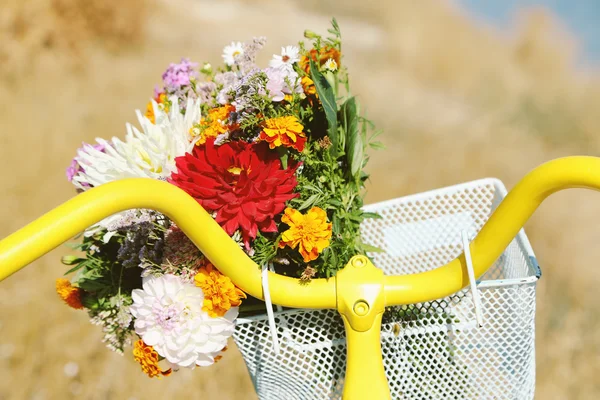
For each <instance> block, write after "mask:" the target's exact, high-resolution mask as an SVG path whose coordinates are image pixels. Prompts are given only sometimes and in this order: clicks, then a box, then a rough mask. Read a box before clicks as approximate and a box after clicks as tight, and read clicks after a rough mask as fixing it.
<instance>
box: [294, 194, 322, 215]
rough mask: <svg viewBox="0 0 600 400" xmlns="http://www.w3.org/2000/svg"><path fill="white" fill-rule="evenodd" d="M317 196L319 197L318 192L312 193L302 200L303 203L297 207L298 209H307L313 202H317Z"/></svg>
mask: <svg viewBox="0 0 600 400" xmlns="http://www.w3.org/2000/svg"><path fill="white" fill-rule="evenodd" d="M318 198H319V195H318V194H313V195H312V196H310V197H309V198H308V199H306V200H305V201H304V203H302V204H301V205H300V207H298V211H302V210H304V209H307V208H308V207H310V206H312V205H313V204H315V203H316V202H317V199H318Z"/></svg>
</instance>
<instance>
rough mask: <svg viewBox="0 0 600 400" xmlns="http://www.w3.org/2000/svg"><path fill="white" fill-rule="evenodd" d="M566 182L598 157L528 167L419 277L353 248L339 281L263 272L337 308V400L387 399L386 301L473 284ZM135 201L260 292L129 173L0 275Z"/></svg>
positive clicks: (300, 298)
mask: <svg viewBox="0 0 600 400" xmlns="http://www.w3.org/2000/svg"><path fill="white" fill-rule="evenodd" d="M568 188H590V189H596V190H600V158H594V157H567V158H562V159H557V160H554V161H550V162H548V163H546V164H543V165H541V166H539V167H537V168H536V169H534V170H533V171H532V172H530V173H529V174H528V175H527V176H525V178H523V179H522V180H521V181H520V182H519V183H518V184H517V185H516V186H515V187H514V188H513V189H512V190H511V191H510V192H509V193H508V195H507V196H506V197H505V198H504V200H503V201H502V202H501V203H500V204H499V205H498V207H497V209H496V210H495V211H494V212H493V214H492V215H491V216H490V218H489V219H488V220H487V222H485V224H484V225H483V227H482V228H481V230H480V231H479V232H478V234H477V236H476V237H475V238H474V239H473V240H472V241H471V243H470V244H469V245H468V252H463V253H462V254H461V255H460V256H459V257H457V258H455V259H454V260H453V261H451V262H449V263H447V264H446V265H443V266H440V267H438V268H436V269H433V270H430V271H426V272H421V273H416V274H410V275H393V276H389V275H388V276H386V275H384V273H383V271H382V270H380V269H378V268H376V267H375V266H374V265H373V264H372V263H371V261H370V260H369V258H367V257H364V256H360V255H359V256H355V257H353V258H352V259H351V261H350V262H349V263H348V264H347V265H346V267H345V268H344V269H343V270H341V271H340V272H339V273H338V274H337V276H336V277H335V278H331V279H329V280H325V279H313V280H312V281H311V282H310V283H309V284H307V285H299V284H298V280H297V279H293V278H289V277H285V276H281V275H278V274H275V273H272V272H268V285H269V287H270V296H271V299H272V302H273V303H274V304H279V305H281V306H284V307H290V308H307V309H337V311H338V312H339V313H340V315H341V317H342V320H343V323H344V326H345V331H346V341H347V355H346V356H347V363H346V364H347V366H346V373H345V378H344V381H343V384H344V390H343V398H344V399H348V400H352V399H366V398H371V399H386V398H388V399H389V398H390V396H391V395H390V390H389V386H388V383H387V378H386V374H385V370H384V367H383V362H382V348H381V342H380V335H381V322H382V316H383V313H384V310H385V307H389V306H402V305H411V304H415V303H423V302H429V301H433V300H436V299H440V298H443V297H446V296H449V295H452V294H454V293H457V292H459V291H461V290H462V289H464V288H465V287H467V286H469V284H470V280H469V276H468V275H469V271H468V270H469V265H468V264H470V263H469V262H468V261H469V260H468V258H469V255H470V258H471V259H472V269H473V272H474V275H475V278H479V277H481V276H482V275H483V274H484V273H485V272H486V271H487V270H488V268H490V266H491V265H492V264H493V263H494V262H495V261H496V260H497V259H498V257H500V256H501V254H502V253H503V252H504V250H505V248H506V247H507V246H508V245H509V243H510V242H511V241H512V240H513V238H514V237H515V236H516V235H517V234H518V233H519V231H520V230H521V228H522V226H523V225H524V224H525V222H526V221H527V220H528V219H529V217H530V216H531V215H532V214H533V212H534V211H535V210H536V209H537V207H538V206H539V205H540V204H541V203H542V201H543V200H544V199H545V198H547V197H548V196H549V195H551V194H553V193H555V192H557V191H560V190H563V189H568ZM133 208H146V209H154V210H156V211H159V212H161V213H163V214H165V215H167V216H168V217H170V218H171V219H172V220H173V221H175V222H176V223H177V225H178V226H179V227H180V228H181V229H182V230H183V231H184V232H185V233H186V234H187V236H188V237H189V238H190V239H191V240H192V241H193V242H194V244H195V245H196V246H197V247H198V248H199V249H200V250H201V251H202V252H203V253H204V254H205V255H206V256H207V257H208V259H210V261H211V262H212V263H213V264H214V265H215V266H216V267H217V268H218V269H219V270H221V272H223V273H224V274H226V275H228V276H229V277H230V278H231V279H232V281H233V282H234V283H235V284H236V285H238V286H239V287H240V288H241V289H242V290H244V291H245V292H246V293H248V294H250V295H252V296H254V297H256V298H259V299H263V298H264V295H265V293H264V292H263V286H262V281H261V272H260V270H259V268H258V266H257V265H256V264H255V263H254V262H253V261H252V260H251V259H250V258H249V257H248V256H247V255H246V254H245V253H244V252H243V250H242V249H240V247H239V246H238V245H237V244H236V243H235V242H234V241H233V240H232V239H231V238H230V237H229V236H228V235H227V234H226V233H225V232H224V231H223V230H222V228H221V227H220V226H219V225H218V224H217V223H216V222H215V220H214V219H213V218H212V217H211V216H210V215H209V214H208V213H207V212H206V211H205V210H204V209H203V208H202V207H201V206H200V205H199V204H198V203H197V202H196V201H195V200H194V199H193V198H191V197H190V196H189V195H187V194H186V193H185V192H183V191H182V190H180V189H179V188H177V187H175V186H173V185H171V184H168V183H166V182H161V181H155V180H150V179H126V180H121V181H116V182H113V183H109V184H105V185H102V186H99V187H97V188H94V189H91V190H89V191H87V192H85V193H82V194H79V195H78V196H76V197H75V198H73V199H71V200H69V201H67V202H66V203H64V204H63V205H61V206H59V207H57V208H55V209H54V210H52V211H50V212H49V213H47V214H46V215H44V216H42V217H41V218H39V219H37V220H36V221H34V222H32V223H30V224H29V225H27V226H25V227H24V228H22V229H21V230H19V231H17V232H15V233H13V234H12V235H10V236H8V237H7V238H5V239H4V240H2V241H0V279H5V278H6V277H8V276H10V275H12V274H13V273H15V272H17V271H18V270H20V269H21V268H23V267H24V266H26V265H28V264H30V263H31V262H33V261H34V260H36V259H37V258H39V257H41V256H42V255H44V254H45V253H47V252H49V251H50V250H52V249H54V248H56V247H57V246H59V245H60V244H62V243H64V242H65V241H67V240H69V239H70V238H72V237H73V236H75V235H76V234H77V233H79V232H81V231H82V230H84V229H85V228H87V227H88V226H90V225H92V224H94V223H96V222H98V221H100V220H101V219H103V218H105V217H107V216H109V215H112V214H114V213H117V212H120V211H124V210H127V209H133Z"/></svg>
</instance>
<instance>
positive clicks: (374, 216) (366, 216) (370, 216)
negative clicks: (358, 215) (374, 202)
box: [362, 212, 383, 219]
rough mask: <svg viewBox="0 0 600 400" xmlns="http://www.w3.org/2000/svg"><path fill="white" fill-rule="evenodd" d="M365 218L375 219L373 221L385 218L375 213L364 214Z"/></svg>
mask: <svg viewBox="0 0 600 400" xmlns="http://www.w3.org/2000/svg"><path fill="white" fill-rule="evenodd" d="M362 216H363V218H373V219H382V218H383V217H382V216H381V215H379V214H377V213H374V212H364V213H362Z"/></svg>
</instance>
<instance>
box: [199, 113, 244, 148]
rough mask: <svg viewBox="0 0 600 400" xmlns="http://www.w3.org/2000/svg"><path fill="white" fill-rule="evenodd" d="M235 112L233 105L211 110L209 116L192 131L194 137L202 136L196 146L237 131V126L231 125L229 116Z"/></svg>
mask: <svg viewBox="0 0 600 400" xmlns="http://www.w3.org/2000/svg"><path fill="white" fill-rule="evenodd" d="M233 111H235V107H234V106H232V105H231V104H227V105H224V106H223V107H216V108H213V109H211V110H209V111H208V115H207V116H206V117H204V118H202V119H201V120H200V123H199V124H196V125H195V126H193V127H192V129H191V130H190V134H191V135H192V136H200V139H199V140H198V141H197V142H196V144H197V145H201V144H204V143H206V139H208V138H216V137H217V136H218V135H220V134H223V133H225V132H227V131H232V130H234V129H236V126H235V125H232V124H230V123H229V114H231V113H232V112H233Z"/></svg>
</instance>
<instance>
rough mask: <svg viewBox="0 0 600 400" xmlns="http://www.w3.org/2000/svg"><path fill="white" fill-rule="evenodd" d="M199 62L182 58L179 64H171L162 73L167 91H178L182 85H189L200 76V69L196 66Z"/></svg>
mask: <svg viewBox="0 0 600 400" xmlns="http://www.w3.org/2000/svg"><path fill="white" fill-rule="evenodd" d="M196 67H198V63H193V62H190V60H188V59H187V58H182V59H181V62H180V63H179V64H171V65H169V68H167V70H166V71H165V73H164V74H163V75H162V79H163V83H164V85H165V90H166V91H167V93H171V92H176V91H178V90H180V89H181V87H182V86H189V85H190V84H191V82H192V80H195V79H197V78H198V71H196V70H195V69H194V68H196Z"/></svg>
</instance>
